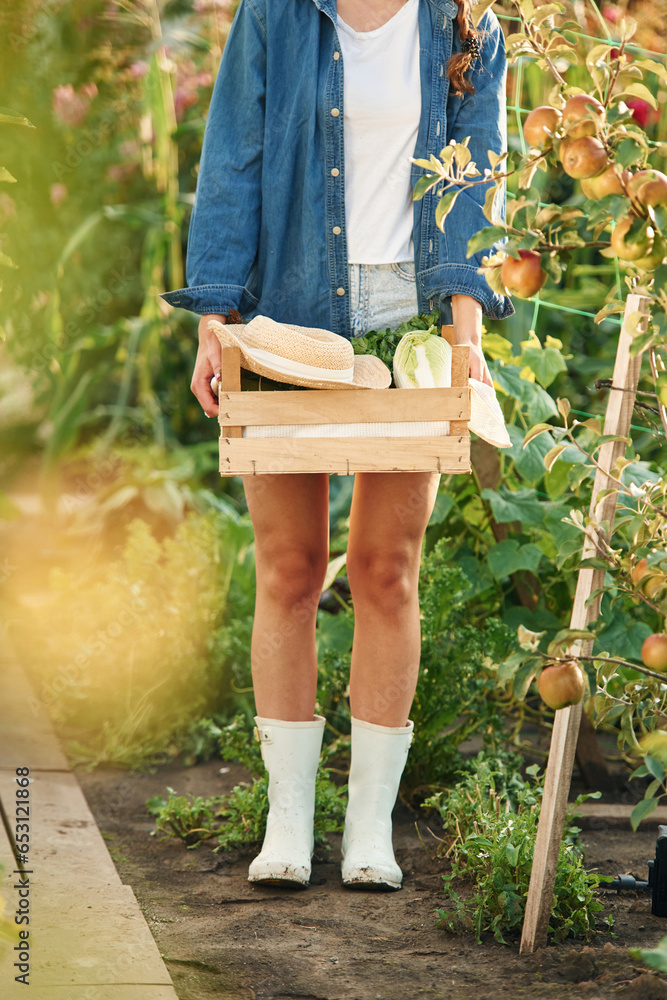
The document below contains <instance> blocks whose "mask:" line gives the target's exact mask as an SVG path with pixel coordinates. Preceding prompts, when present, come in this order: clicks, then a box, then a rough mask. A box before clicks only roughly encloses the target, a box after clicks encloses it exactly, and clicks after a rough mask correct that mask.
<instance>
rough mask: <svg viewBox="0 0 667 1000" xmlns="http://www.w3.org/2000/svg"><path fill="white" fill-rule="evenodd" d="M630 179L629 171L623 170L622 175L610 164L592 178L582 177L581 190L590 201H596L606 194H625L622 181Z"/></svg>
mask: <svg viewBox="0 0 667 1000" xmlns="http://www.w3.org/2000/svg"><path fill="white" fill-rule="evenodd" d="M629 179H630V171H629V170H624V171H623V172H622V173H621V172H620V171H619V170H618V168H617V167H616V165H615V164H614V163H610V164H609V166H608V167H607V168H606V170H603V171H602V173H600V174H595V176H594V177H582V179H581V182H580V183H581V190H582V191H583V192H584V194H585V195H586V197H587V198H590V200H591V201H598V200H599V199H600V198H604V197H605V196H606V195H608V194H625V191H624V190H623V184H622V183H621V182H622V181H624V182H626V183H627V181H628V180H629Z"/></svg>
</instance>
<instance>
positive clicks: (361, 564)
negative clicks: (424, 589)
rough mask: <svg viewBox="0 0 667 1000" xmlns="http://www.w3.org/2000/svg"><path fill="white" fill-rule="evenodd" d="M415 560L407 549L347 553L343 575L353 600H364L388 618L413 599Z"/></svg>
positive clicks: (415, 594)
mask: <svg viewBox="0 0 667 1000" xmlns="http://www.w3.org/2000/svg"><path fill="white" fill-rule="evenodd" d="M418 569H419V560H418V558H417V559H416V560H415V558H414V555H411V554H410V553H408V552H401V551H395V550H394V551H391V550H388V551H386V552H372V553H371V552H366V553H359V554H357V555H356V556H355V557H353V558H352V559H350V557H349V556H348V563H347V578H348V582H349V584H350V590H351V593H352V600H353V602H356V603H359V602H362V603H363V602H364V601H366V602H368V603H372V604H373V606H374V607H375V608H376V609H377V610H378V611H380V612H382V613H383V614H386V615H387V616H388V617H391V616H392V615H395V614H396V613H398V612H400V611H401V610H402V609H404V608H405V607H406V606H407V605H409V604H410V603H411V602H412V601H414V600H416V598H417V583H418Z"/></svg>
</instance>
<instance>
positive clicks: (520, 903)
mask: <svg viewBox="0 0 667 1000" xmlns="http://www.w3.org/2000/svg"><path fill="white" fill-rule="evenodd" d="M520 766H521V759H520V758H519V757H517V756H516V755H508V754H502V755H500V756H497V755H496V756H489V757H487V756H486V755H485V754H484V753H480V754H478V755H477V757H476V758H475V759H474V760H472V761H470V762H468V764H467V766H466V769H465V770H464V771H461V772H460V777H461V780H460V781H459V782H458V783H457V785H456V786H455V787H454V788H452V789H450V790H449V791H446V792H440V793H438V794H436V795H433V796H432V797H431V798H430V799H428V800H427V801H426V802H425V803H424V805H425V806H427V807H433V808H435V809H437V810H438V812H439V813H440V816H441V817H442V821H443V825H444V838H445V843H446V844H447V845H448V848H447V852H446V854H447V856H448V857H449V858H450V859H451V866H452V868H451V873H450V874H448V875H444V876H443V881H444V891H445V893H446V895H447V898H448V904H447V905H446V906H443V907H442V908H440V909H438V910H437V916H438V924H439V926H441V927H443V928H445V929H446V930H448V931H450V932H452V933H457V932H461V931H471V930H472V931H473V932H474V934H475V936H476V938H477V940H478V941H479V942H480V943H481V939H482V935H483V934H484V933H486V932H491V933H492V934H493V936H494V937H495V939H496V941H499V942H500V943H501V944H507V941H506V939H505V937H504V935H505V934H508V933H509V934H514V933H518V932H520V930H521V926H522V924H523V918H524V912H525V908H526V897H527V894H528V885H529V882H530V872H531V867H532V863H533V851H534V847H535V835H536V833H537V824H538V821H539V813H540V804H541V800H542V792H543V778H540V777H539V776H538V770H539V768H538V766H537V765H536V764H535V765H532V766H531V767H529V768H527V774H528V775H529V780H527V781H526V780H525V779H524V778H522V776H521V772H520ZM584 797H585V796H582V797H581V798H580V799H578V800H577V804H579V802H581V801H582V799H583V798H584ZM578 834H579V829H578V827H576V826H574V825H573V822H572V816H571V815H570V816H568V818H567V820H566V824H565V834H564V837H563V841H562V844H561V848H560V854H559V857H558V868H557V873H556V884H555V888H554V905H553V908H552V912H551V922H550V924H549V935H550V936H551V937H552V939H553V940H554V941H562V940H563V939H564V938H566V937H568V936H570V935H571V936H573V937H578V938H583V939H584V940H590V938H592V937H593V936H594V935H595V933H596V915H597V914H598V913H599V912H600V911H601V910H602V909H603V905H602V903H600V902H599V901H598V899H597V897H596V894H595V889H596V888H597V886H598V885H599V883H600V882H601V881H602V880H603V878H604V877H603V876H598V875H596V874H595V873H594V872H589V871H586V869H585V868H584V864H583V856H582V852H581V850H580V849H579V847H578V846H577V835H578ZM462 882H463V883H465V882H468V883H469V882H472V886H473V888H472V895H470V896H467V897H466V898H463V897H462V896H461V895H459V892H458V891H457V888H458V886H459V885H460V883H462ZM455 886H456V887H457V888H455ZM611 923H612V919H611V917H608V918H607V926H611Z"/></svg>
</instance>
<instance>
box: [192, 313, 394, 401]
mask: <svg viewBox="0 0 667 1000" xmlns="http://www.w3.org/2000/svg"><path fill="white" fill-rule="evenodd" d="M208 326H209V329H210V330H212V331H213V332H214V333H215V335H216V337H217V338H218V340H219V341H220V343H221V344H222V345H224V346H229V347H238V348H240V350H241V365H242V367H243V368H247V369H248V370H249V371H251V372H255V373H256V374H257V375H265V376H266V377H267V378H271V379H274V380H275V381H277V382H286V383H288V384H289V385H303V386H308V387H309V388H311V389H387V388H388V387H389V386H390V385H391V372H390V371H389V369H388V368H387V366H386V365H385V364H384V363H383V362H382V361H380V359H379V358H376V357H374V356H373V355H370V354H368V355H366V354H357V355H355V353H354V350H353V349H352V344H351V343H350V341H349V340H346V339H345V337H340V336H339V335H338V334H337V333H331V331H330V330H317V329H311V328H309V327H305V326H292V325H291V324H290V323H277V322H276V321H275V320H272V319H269V318H268V316H255V318H254V319H251V320H250V322H249V323H247V324H242V323H240V324H238V323H220V322H218V320H215V319H212V320H210V321H209V324H208Z"/></svg>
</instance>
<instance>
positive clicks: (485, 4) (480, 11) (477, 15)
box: [472, 0, 496, 28]
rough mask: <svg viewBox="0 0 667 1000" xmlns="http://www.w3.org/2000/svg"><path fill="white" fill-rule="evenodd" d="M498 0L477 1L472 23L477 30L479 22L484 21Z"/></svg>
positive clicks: (474, 6) (473, 10)
mask: <svg viewBox="0 0 667 1000" xmlns="http://www.w3.org/2000/svg"><path fill="white" fill-rule="evenodd" d="M495 2H496V0H477V3H476V4H474V5H473V8H472V23H473V25H474V27H475V28H476V27H477V25H478V24H479V22H480V21H481V20H482V18H483V17H484V15H485V14H486V12H487V10H488V9H489V7H493V5H494V3H495Z"/></svg>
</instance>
